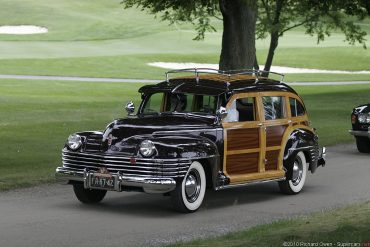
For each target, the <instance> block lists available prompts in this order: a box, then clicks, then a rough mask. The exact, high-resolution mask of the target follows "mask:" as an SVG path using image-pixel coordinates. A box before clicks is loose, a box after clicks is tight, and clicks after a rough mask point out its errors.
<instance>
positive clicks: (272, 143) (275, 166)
mask: <svg viewBox="0 0 370 247" xmlns="http://www.w3.org/2000/svg"><path fill="white" fill-rule="evenodd" d="M260 97H261V98H260V99H261V103H262V105H261V106H262V108H263V116H262V125H263V128H264V130H265V137H266V146H265V150H264V156H265V160H264V164H265V171H266V172H276V175H278V174H279V172H280V173H282V174H283V155H284V147H283V143H284V141H283V139H284V134H285V133H286V131H287V129H288V127H289V125H290V124H291V121H290V120H289V119H288V112H287V100H286V97H285V96H284V95H283V94H281V93H260Z"/></svg>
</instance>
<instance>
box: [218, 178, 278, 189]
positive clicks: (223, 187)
mask: <svg viewBox="0 0 370 247" xmlns="http://www.w3.org/2000/svg"><path fill="white" fill-rule="evenodd" d="M284 180H285V177H281V178H274V179H267V180H258V181H249V182H245V183H240V184H228V185H221V186H218V187H216V188H215V190H216V191H217V190H224V189H232V188H239V187H245V186H248V185H252V184H262V183H268V182H279V181H284Z"/></svg>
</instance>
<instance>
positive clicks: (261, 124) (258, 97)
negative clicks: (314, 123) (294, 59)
mask: <svg viewBox="0 0 370 247" xmlns="http://www.w3.org/2000/svg"><path fill="white" fill-rule="evenodd" d="M263 96H272V97H273V96H277V97H278V96H280V97H284V104H285V106H284V110H285V118H283V119H276V120H265V116H264V109H263V104H262V97H263ZM246 97H249V98H251V97H254V98H255V102H254V103H255V114H256V116H255V119H256V120H255V121H246V122H229V123H228V122H223V123H222V126H223V128H224V162H223V171H224V174H225V175H226V176H228V177H229V178H230V184H240V183H244V182H250V181H258V180H266V179H278V178H283V177H284V176H285V172H284V170H283V157H284V151H285V146H286V144H287V141H288V138H289V136H290V134H291V133H292V132H293V131H294V130H295V129H306V130H309V131H312V132H313V129H312V128H310V127H309V126H306V125H303V124H302V123H303V122H308V116H307V112H306V114H305V115H303V116H297V117H292V116H291V110H290V103H289V98H294V99H296V100H298V101H299V102H300V103H301V104H302V105H304V104H303V101H302V100H301V98H300V97H299V96H297V95H295V94H293V93H291V92H258V93H240V94H235V95H233V96H231V98H230V100H229V102H228V103H227V104H226V108H227V109H228V108H229V107H230V105H231V103H232V102H233V101H234V100H236V99H238V98H246ZM280 125H285V126H286V128H285V130H284V132H283V135H282V137H281V142H280V143H279V144H280V145H274V146H270V147H266V141H267V140H266V128H268V127H274V126H280ZM293 125H294V126H293ZM244 128H259V145H260V146H259V148H243V149H236V150H229V151H228V143H227V142H228V133H227V132H228V130H233V129H244ZM270 151H272V152H273V151H275V153H276V152H278V153H279V154H278V158H277V160H278V161H277V162H278V163H277V167H276V168H277V170H267V171H266V164H265V161H266V152H270ZM252 153H259V158H258V172H256V173H249V174H248V173H247V174H233V175H230V174H228V173H227V157H228V155H242V154H252ZM275 157H276V154H275ZM274 159H275V158H274ZM274 162H275V161H274ZM274 167H275V165H274ZM248 169H252V168H251V167H250V168H246V170H248ZM270 169H272V168H271V167H270Z"/></svg>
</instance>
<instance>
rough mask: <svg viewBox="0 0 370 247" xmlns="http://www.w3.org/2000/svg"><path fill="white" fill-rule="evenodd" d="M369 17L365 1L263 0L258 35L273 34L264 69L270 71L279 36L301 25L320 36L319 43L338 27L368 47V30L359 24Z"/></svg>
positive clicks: (347, 36)
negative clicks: (366, 38) (366, 37)
mask: <svg viewBox="0 0 370 247" xmlns="http://www.w3.org/2000/svg"><path fill="white" fill-rule="evenodd" d="M365 16H366V11H365V9H364V4H363V2H362V1H361V0H326V1H323V0H260V2H259V15H258V23H257V38H259V39H261V38H266V36H267V34H269V36H270V47H269V51H268V55H267V58H266V62H265V68H264V70H266V71H270V68H271V65H272V61H273V57H274V54H275V50H276V48H277V46H278V43H279V38H280V37H282V36H283V35H284V33H285V32H286V31H289V30H291V29H293V28H297V27H300V26H301V27H303V28H304V29H305V32H306V33H307V34H309V35H316V36H317V42H318V43H319V42H320V41H323V40H324V39H325V36H330V34H331V32H333V31H334V30H340V31H342V32H343V33H344V35H345V38H346V41H347V42H349V43H350V44H355V43H356V42H359V43H360V44H362V45H363V46H364V48H366V45H365V36H366V32H365V31H363V30H362V29H361V27H360V26H359V25H356V24H355V21H357V20H358V19H363V18H365Z"/></svg>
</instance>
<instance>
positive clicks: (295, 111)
mask: <svg viewBox="0 0 370 247" xmlns="http://www.w3.org/2000/svg"><path fill="white" fill-rule="evenodd" d="M289 104H290V113H291V115H292V117H298V116H303V115H305V114H306V110H305V109H304V106H303V105H302V104H301V102H299V101H298V100H296V99H293V98H289Z"/></svg>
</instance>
